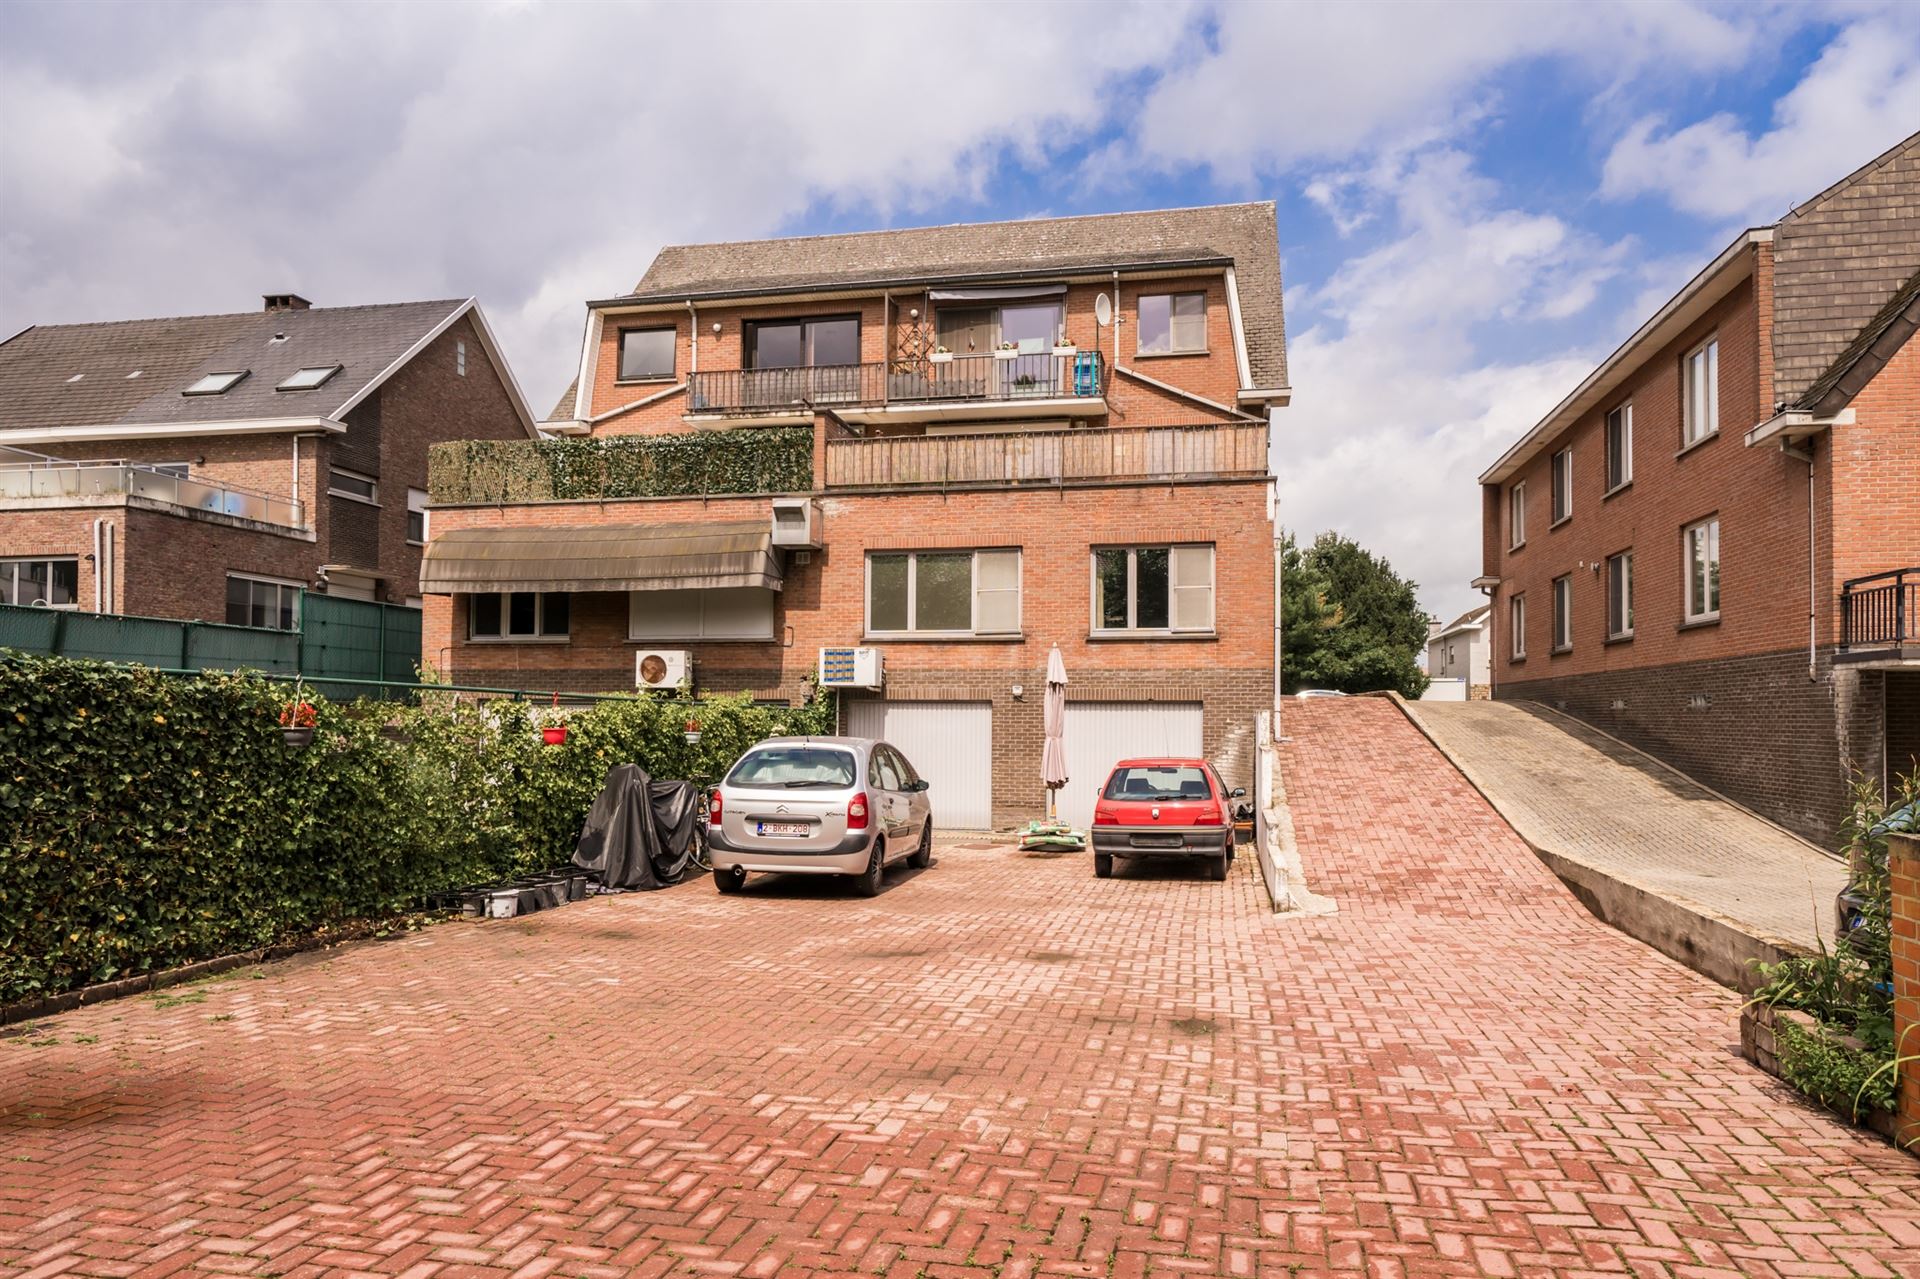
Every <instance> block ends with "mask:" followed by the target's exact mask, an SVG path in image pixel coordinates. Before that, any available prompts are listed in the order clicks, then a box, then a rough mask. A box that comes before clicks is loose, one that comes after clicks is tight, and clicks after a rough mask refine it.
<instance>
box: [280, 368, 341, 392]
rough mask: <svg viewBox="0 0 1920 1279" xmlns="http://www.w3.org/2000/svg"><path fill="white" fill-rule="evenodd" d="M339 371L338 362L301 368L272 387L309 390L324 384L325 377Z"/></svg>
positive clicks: (284, 389) (285, 389)
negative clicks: (317, 366)
mask: <svg viewBox="0 0 1920 1279" xmlns="http://www.w3.org/2000/svg"><path fill="white" fill-rule="evenodd" d="M339 371H340V366H339V365H338V364H326V365H322V366H320V367H319V368H312V369H301V370H300V371H299V372H298V373H295V374H293V375H292V376H290V377H288V378H287V379H286V380H285V381H284V382H282V383H280V385H279V386H276V387H274V388H273V389H274V390H276V391H311V390H314V389H315V388H317V387H320V386H324V385H325V384H326V381H327V379H328V378H331V377H332V376H333V375H334V374H336V373H338V372H339Z"/></svg>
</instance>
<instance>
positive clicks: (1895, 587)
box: [1840, 568, 1920, 649]
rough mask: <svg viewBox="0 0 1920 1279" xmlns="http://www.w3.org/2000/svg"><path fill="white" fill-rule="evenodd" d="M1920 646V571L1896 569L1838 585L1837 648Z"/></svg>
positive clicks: (1918, 569) (1919, 569)
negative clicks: (1838, 633)
mask: <svg viewBox="0 0 1920 1279" xmlns="http://www.w3.org/2000/svg"><path fill="white" fill-rule="evenodd" d="M1916 643H1920V568H1897V569H1893V570H1891V571H1889V572H1885V573H1875V574H1873V575H1872V576H1870V577H1856V578H1852V579H1851V580H1849V581H1846V582H1842V583H1841V584H1840V647H1841V648H1844V649H1850V648H1871V647H1873V646H1875V645H1879V644H1890V645H1894V646H1896V647H1899V646H1904V645H1907V644H1916Z"/></svg>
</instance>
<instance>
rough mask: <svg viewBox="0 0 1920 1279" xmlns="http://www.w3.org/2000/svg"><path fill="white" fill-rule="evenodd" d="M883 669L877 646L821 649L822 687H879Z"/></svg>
mask: <svg viewBox="0 0 1920 1279" xmlns="http://www.w3.org/2000/svg"><path fill="white" fill-rule="evenodd" d="M882 675H883V671H882V669H881V664H880V650H879V649H877V648H823V649H821V650H820V687H822V688H879V687H880V683H881V678H882Z"/></svg>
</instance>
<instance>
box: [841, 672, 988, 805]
mask: <svg viewBox="0 0 1920 1279" xmlns="http://www.w3.org/2000/svg"><path fill="white" fill-rule="evenodd" d="M847 732H849V733H851V734H853V735H854V736H855V737H878V738H880V739H881V740H882V741H886V742H891V743H892V744H893V745H895V746H897V747H899V748H900V752H901V753H902V754H904V755H905V756H906V757H907V759H908V760H909V761H910V762H911V763H912V764H913V766H914V767H915V768H916V769H918V770H919V771H920V775H921V776H922V777H924V778H926V779H927V781H928V782H929V783H931V789H930V790H929V792H928V796H927V797H928V798H929V799H931V800H932V801H933V823H934V825H936V826H939V827H942V828H944V829H947V830H987V829H990V828H991V827H992V825H993V706H992V704H991V703H989V702H882V701H871V702H850V703H848V713H847Z"/></svg>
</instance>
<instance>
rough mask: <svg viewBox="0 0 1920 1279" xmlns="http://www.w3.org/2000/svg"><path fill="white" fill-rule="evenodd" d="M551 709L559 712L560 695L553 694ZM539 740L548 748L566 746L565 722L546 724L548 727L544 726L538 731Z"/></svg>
mask: <svg viewBox="0 0 1920 1279" xmlns="http://www.w3.org/2000/svg"><path fill="white" fill-rule="evenodd" d="M553 708H554V709H555V710H559V709H560V694H558V693H555V694H554V695H553ZM540 740H541V741H543V742H545V743H546V744H547V745H549V746H564V745H566V742H567V721H565V720H561V721H560V722H559V723H557V724H548V725H546V726H544V727H543V728H541V730H540Z"/></svg>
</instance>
